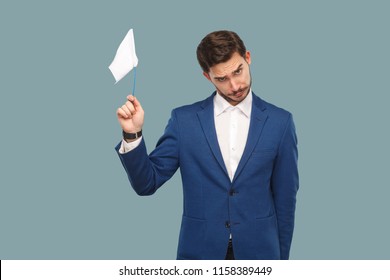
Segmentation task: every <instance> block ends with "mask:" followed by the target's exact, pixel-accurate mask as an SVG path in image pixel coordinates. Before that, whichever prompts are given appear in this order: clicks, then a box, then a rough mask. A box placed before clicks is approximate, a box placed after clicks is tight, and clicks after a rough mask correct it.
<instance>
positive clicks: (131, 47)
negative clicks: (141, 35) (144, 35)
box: [108, 29, 138, 83]
mask: <svg viewBox="0 0 390 280" xmlns="http://www.w3.org/2000/svg"><path fill="white" fill-rule="evenodd" d="M137 65H138V58H137V55H136V53H135V44H134V35H133V29H130V30H129V32H127V35H126V37H125V38H124V39H123V41H122V43H121V44H120V45H119V48H118V50H117V51H116V55H115V57H114V60H113V61H112V62H111V64H110V66H108V68H109V69H110V70H111V73H112V75H114V78H115V80H116V82H115V83H117V82H119V81H120V80H121V79H122V78H123V77H124V76H126V75H127V73H129V72H130V71H131V69H133V67H137Z"/></svg>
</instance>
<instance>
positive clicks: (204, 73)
mask: <svg viewBox="0 0 390 280" xmlns="http://www.w3.org/2000/svg"><path fill="white" fill-rule="evenodd" d="M203 76H205V77H206V79H207V80H209V81H211V78H210V75H209V73H206V72H203Z"/></svg>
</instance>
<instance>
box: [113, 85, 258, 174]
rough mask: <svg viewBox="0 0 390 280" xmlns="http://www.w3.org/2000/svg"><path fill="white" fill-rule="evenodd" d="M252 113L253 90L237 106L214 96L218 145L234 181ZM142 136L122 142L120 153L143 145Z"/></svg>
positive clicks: (219, 96)
mask: <svg viewBox="0 0 390 280" xmlns="http://www.w3.org/2000/svg"><path fill="white" fill-rule="evenodd" d="M251 111H252V90H250V91H249V94H248V96H247V97H246V98H245V99H244V100H243V101H241V102H240V103H239V104H237V105H236V106H232V105H230V103H229V102H227V101H226V100H225V99H224V98H223V97H222V96H221V95H219V94H218V93H217V94H216V95H215V96H214V122H215V129H216V132H217V138H218V144H219V147H220V150H221V153H222V157H223V161H224V163H225V166H226V169H227V171H228V174H229V178H230V180H231V181H232V180H233V178H234V174H235V172H236V170H237V167H238V163H239V162H240V159H241V156H242V154H243V152H244V149H245V145H246V140H247V138H248V131H249V123H250V117H251ZM141 139H142V136H141V137H140V138H139V139H137V140H135V141H133V142H129V143H127V142H126V141H124V140H123V141H122V145H121V147H120V149H119V153H121V154H124V153H127V152H130V151H131V150H133V149H135V148H136V147H137V146H138V145H139V144H140V143H141Z"/></svg>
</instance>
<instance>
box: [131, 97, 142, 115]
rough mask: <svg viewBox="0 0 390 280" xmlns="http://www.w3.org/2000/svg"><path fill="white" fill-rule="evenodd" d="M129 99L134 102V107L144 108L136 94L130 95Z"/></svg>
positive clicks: (136, 108) (137, 108)
mask: <svg viewBox="0 0 390 280" xmlns="http://www.w3.org/2000/svg"><path fill="white" fill-rule="evenodd" d="M127 100H129V101H130V102H131V103H133V105H134V109H135V110H136V111H138V110H143V109H142V106H141V103H140V102H139V101H138V99H137V98H136V97H135V96H133V95H129V96H127Z"/></svg>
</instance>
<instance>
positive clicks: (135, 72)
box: [133, 67, 137, 96]
mask: <svg viewBox="0 0 390 280" xmlns="http://www.w3.org/2000/svg"><path fill="white" fill-rule="evenodd" d="M136 77H137V67H134V83H133V96H135V80H136Z"/></svg>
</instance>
